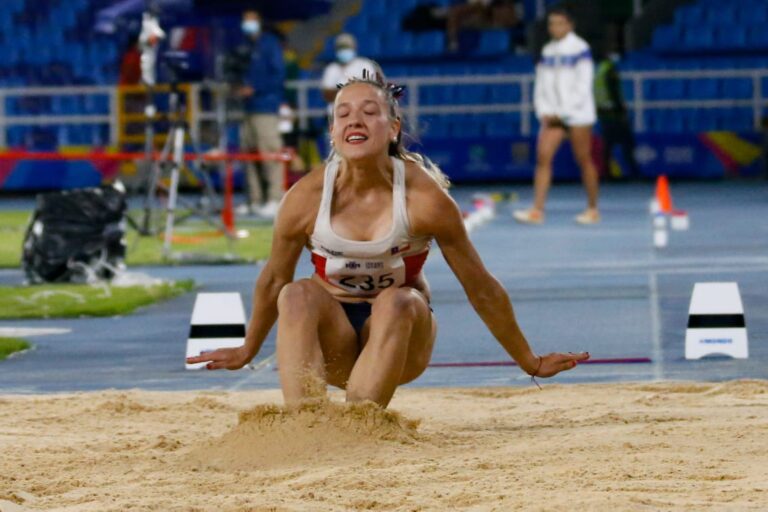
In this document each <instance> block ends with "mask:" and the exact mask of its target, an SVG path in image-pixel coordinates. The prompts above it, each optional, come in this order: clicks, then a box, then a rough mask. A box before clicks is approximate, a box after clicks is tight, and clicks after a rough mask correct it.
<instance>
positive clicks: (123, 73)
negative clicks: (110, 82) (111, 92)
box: [118, 34, 141, 85]
mask: <svg viewBox="0 0 768 512" xmlns="http://www.w3.org/2000/svg"><path fill="white" fill-rule="evenodd" d="M118 83H119V84H120V85H137V84H139V83H141V51H140V50H139V36H138V34H136V35H135V36H133V37H132V38H131V40H130V42H129V43H128V48H127V49H126V50H125V53H124V54H123V57H122V59H121V60H120V74H119V77H118Z"/></svg>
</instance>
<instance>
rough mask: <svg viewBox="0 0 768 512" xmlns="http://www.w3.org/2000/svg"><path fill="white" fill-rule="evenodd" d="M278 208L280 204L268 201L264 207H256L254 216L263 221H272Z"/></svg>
mask: <svg viewBox="0 0 768 512" xmlns="http://www.w3.org/2000/svg"><path fill="white" fill-rule="evenodd" d="M279 206H280V203H278V202H277V201H268V202H267V203H266V204H265V205H263V206H259V207H257V208H256V209H255V212H256V215H258V216H259V217H262V218H264V219H274V218H275V215H277V209H278V207H279Z"/></svg>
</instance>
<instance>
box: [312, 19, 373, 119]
mask: <svg viewBox="0 0 768 512" xmlns="http://www.w3.org/2000/svg"><path fill="white" fill-rule="evenodd" d="M334 48H335V50H336V60H334V61H333V62H331V63H330V64H328V65H327V66H326V67H325V70H323V78H322V87H323V98H324V99H325V101H327V102H328V112H329V113H330V109H331V107H332V105H333V100H334V99H335V98H336V93H337V92H338V90H339V89H338V87H337V85H339V84H343V83H346V82H347V81H348V80H349V79H350V78H362V76H363V70H364V69H367V70H368V73H369V74H370V76H374V74H375V73H381V68H379V65H378V64H376V63H375V62H373V61H372V60H370V59H366V58H365V57H360V56H358V55H357V40H356V39H355V36H353V35H352V34H339V35H338V36H336V41H335V42H334Z"/></svg>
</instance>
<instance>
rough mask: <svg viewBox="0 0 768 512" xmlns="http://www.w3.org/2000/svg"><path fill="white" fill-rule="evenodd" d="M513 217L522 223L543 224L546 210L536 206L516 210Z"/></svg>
mask: <svg viewBox="0 0 768 512" xmlns="http://www.w3.org/2000/svg"><path fill="white" fill-rule="evenodd" d="M512 217H513V218H514V219H515V220H516V221H517V222H519V223H521V224H541V223H543V222H544V212H542V211H541V210H537V209H535V208H529V209H528V210H515V211H514V212H512Z"/></svg>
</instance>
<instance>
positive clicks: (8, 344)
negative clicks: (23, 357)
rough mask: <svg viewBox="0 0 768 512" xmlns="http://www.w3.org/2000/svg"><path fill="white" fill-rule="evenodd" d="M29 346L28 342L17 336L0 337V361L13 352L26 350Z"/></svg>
mask: <svg viewBox="0 0 768 512" xmlns="http://www.w3.org/2000/svg"><path fill="white" fill-rule="evenodd" d="M31 346H32V345H30V344H29V342H27V341H25V340H20V339H18V338H0V361H2V360H3V359H6V358H7V357H8V356H9V355H11V354H13V353H14V352H21V351H22V350H27V349H28V348H29V347H31Z"/></svg>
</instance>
